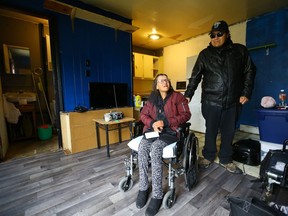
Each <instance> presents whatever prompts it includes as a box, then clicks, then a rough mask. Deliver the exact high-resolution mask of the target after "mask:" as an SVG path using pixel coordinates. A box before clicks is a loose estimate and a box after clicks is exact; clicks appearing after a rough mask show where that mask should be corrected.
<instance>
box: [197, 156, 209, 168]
mask: <svg viewBox="0 0 288 216" xmlns="http://www.w3.org/2000/svg"><path fill="white" fill-rule="evenodd" d="M211 163H212V162H211V161H209V160H207V159H205V158H199V161H198V166H199V168H200V169H207V168H208V167H209V166H210V165H211Z"/></svg>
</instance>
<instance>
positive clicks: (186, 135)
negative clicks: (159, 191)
mask: <svg viewBox="0 0 288 216" xmlns="http://www.w3.org/2000/svg"><path fill="white" fill-rule="evenodd" d="M190 125H191V124H190V123H185V124H184V125H183V126H182V127H181V128H179V132H180V138H179V140H178V141H177V142H174V143H171V144H169V145H167V146H166V147H165V148H164V149H163V154H162V159H163V165H164V166H166V167H167V168H168V177H167V179H168V186H169V190H168V191H167V192H166V193H165V195H164V198H163V201H162V204H163V207H164V208H166V209H168V208H171V207H172V206H173V205H174V203H175V201H176V193H175V189H176V185H175V178H178V177H180V176H182V175H184V178H185V186H186V188H188V190H189V191H190V190H191V189H192V188H193V187H194V185H195V184H196V183H197V174H198V155H199V154H198V152H199V144H198V139H197V137H196V136H195V134H194V133H192V132H190ZM136 127H142V128H143V124H141V123H140V124H139V123H138V124H136ZM134 131H139V130H138V129H137V128H136V130H134ZM142 138H143V135H140V136H137V135H136V137H135V138H134V139H132V140H131V141H130V142H129V143H128V146H129V148H130V149H131V155H130V158H126V159H125V160H124V164H125V168H126V176H125V177H123V178H122V179H121V180H120V182H119V190H120V191H122V192H126V191H129V190H130V189H131V188H132V187H133V180H132V176H133V174H134V172H135V171H136V169H137V168H138V167H137V165H138V163H137V162H138V146H139V144H140V141H141V139H142Z"/></svg>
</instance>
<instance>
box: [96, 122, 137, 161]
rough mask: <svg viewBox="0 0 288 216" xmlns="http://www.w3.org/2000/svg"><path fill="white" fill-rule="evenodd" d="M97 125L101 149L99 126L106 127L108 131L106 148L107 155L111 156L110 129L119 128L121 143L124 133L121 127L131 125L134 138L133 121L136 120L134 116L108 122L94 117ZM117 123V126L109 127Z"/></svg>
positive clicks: (98, 144)
mask: <svg viewBox="0 0 288 216" xmlns="http://www.w3.org/2000/svg"><path fill="white" fill-rule="evenodd" d="M93 121H94V122H95V125H96V135H97V146H98V148H99V149H100V147H101V145H100V133H99V128H102V129H105V133H106V148H107V157H110V150H109V131H111V130H118V131H119V133H118V135H119V143H121V142H122V134H121V129H122V128H126V127H129V130H130V138H132V123H133V122H134V121H135V119H134V118H130V117H124V118H122V119H119V120H111V121H109V122H106V121H105V120H104V119H102V118H101V119H93ZM112 125H117V128H109V126H112Z"/></svg>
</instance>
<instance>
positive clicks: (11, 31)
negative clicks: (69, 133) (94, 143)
mask: <svg viewBox="0 0 288 216" xmlns="http://www.w3.org/2000/svg"><path fill="white" fill-rule="evenodd" d="M0 10H1V13H0V14H1V15H0V27H1V32H2V34H1V36H0V42H1V56H0V57H1V59H0V62H1V73H0V77H1V88H0V91H1V92H0V93H1V101H2V100H3V101H4V102H3V104H4V108H5V105H7V104H8V106H9V108H10V109H8V111H9V113H8V114H7V109H6V112H5V109H4V108H3V114H4V116H5V117H6V118H5V120H4V121H5V123H4V124H1V133H0V135H1V136H0V137H1V140H2V146H1V148H2V149H1V151H2V158H3V159H4V160H7V159H12V158H15V157H20V156H21V157H22V156H28V155H33V154H37V153H43V152H46V151H55V150H58V149H59V145H58V133H57V131H55V130H57V127H56V126H55V125H56V114H55V113H56V100H55V86H54V80H53V78H54V77H53V67H52V58H51V47H50V32H49V21H48V19H45V18H42V17H37V16H31V15H30V14H29V15H27V14H25V13H24V12H19V11H14V10H9V9H7V8H5V9H1V8H0ZM8 26H9V27H8ZM9 47H12V48H15V49H16V48H17V50H16V51H17V52H19V53H20V52H22V51H26V53H28V55H29V58H27V57H26V56H25V59H26V60H25V61H26V62H29V66H27V63H21V64H20V63H16V60H17V61H18V60H19V62H20V61H22V60H21V57H19V58H18V57H17V58H16V57H15V58H12V57H11V56H12V53H13V52H14V50H15V49H14V50H13V52H12V49H11V51H9V50H8V48H9ZM6 49H7V50H8V51H4V50H6ZM27 50H28V51H27ZM16 51H15V52H16ZM5 53H8V58H7V56H5ZM25 55H26V54H25ZM22 57H23V56H22ZM7 59H8V60H7ZM9 59H13V61H11V60H9ZM22 59H23V58H22ZM27 59H28V60H27ZM14 60H15V62H14ZM22 62H23V61H22ZM19 65H25V66H21V67H20V66H19ZM7 68H8V69H7ZM27 68H28V69H27ZM39 71H41V73H39ZM26 93H27V94H26ZM30 93H31V94H30ZM7 95H9V99H7ZM11 95H12V96H11ZM23 95H28V96H29V97H24V96H23ZM13 106H14V107H13ZM11 107H13V109H14V108H15V112H14V113H13V112H12V113H11ZM13 109H12V110H13ZM16 110H18V111H19V113H18V119H17V121H16V120H15V118H16V116H15V115H17V111H16ZM7 116H8V117H9V116H10V117H11V116H12V121H11V119H7ZM46 125H47V126H48V127H49V130H47V131H46V130H44V131H43V130H42V129H41V128H42V126H46ZM44 128H45V127H44ZM50 128H51V132H52V133H51V136H50V135H49V134H48V135H47V134H46V133H50ZM39 129H40V130H39ZM5 132H6V134H7V136H6V137H5ZM40 133H41V134H42V133H44V137H43V136H42V135H43V134H42V135H41V134H40ZM3 134H4V135H3ZM39 135H41V137H40V136H39ZM5 138H6V140H7V141H6V142H7V143H6V142H5Z"/></svg>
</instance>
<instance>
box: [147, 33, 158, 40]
mask: <svg viewBox="0 0 288 216" xmlns="http://www.w3.org/2000/svg"><path fill="white" fill-rule="evenodd" d="M148 37H149V38H150V39H151V40H158V39H160V38H161V35H159V34H149V35H148Z"/></svg>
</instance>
